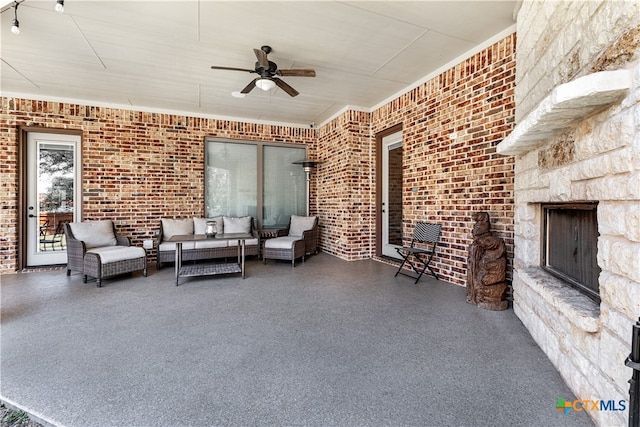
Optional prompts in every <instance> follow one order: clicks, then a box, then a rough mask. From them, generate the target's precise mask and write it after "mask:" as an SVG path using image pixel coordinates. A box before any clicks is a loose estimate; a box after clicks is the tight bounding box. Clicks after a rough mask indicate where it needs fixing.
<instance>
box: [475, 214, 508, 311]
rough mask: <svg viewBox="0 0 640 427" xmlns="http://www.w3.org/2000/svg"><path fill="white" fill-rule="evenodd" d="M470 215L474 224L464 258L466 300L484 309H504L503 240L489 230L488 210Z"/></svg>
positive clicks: (505, 263)
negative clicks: (470, 240)
mask: <svg viewBox="0 0 640 427" xmlns="http://www.w3.org/2000/svg"><path fill="white" fill-rule="evenodd" d="M471 218H472V219H473V220H474V221H475V222H476V223H475V224H474V226H473V243H471V247H470V248H469V258H468V259H467V269H468V270H467V302H468V303H470V304H475V305H477V306H478V307H481V308H484V309H487V310H506V309H507V308H508V307H509V303H508V301H507V300H506V292H507V282H506V280H505V275H506V269H507V254H506V248H505V245H504V240H502V239H501V238H499V237H496V236H494V235H493V233H491V223H490V222H489V214H488V213H486V212H476V213H474V214H473V216H472V217H471Z"/></svg>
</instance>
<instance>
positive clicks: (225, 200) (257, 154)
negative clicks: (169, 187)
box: [205, 140, 307, 228]
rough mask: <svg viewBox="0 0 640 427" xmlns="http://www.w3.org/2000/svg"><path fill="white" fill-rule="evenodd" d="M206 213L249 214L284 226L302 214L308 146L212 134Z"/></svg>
mask: <svg viewBox="0 0 640 427" xmlns="http://www.w3.org/2000/svg"><path fill="white" fill-rule="evenodd" d="M205 150H206V151H205V162H206V168H205V210H206V212H205V215H206V216H207V217H214V216H219V215H229V216H245V215H250V216H253V217H254V218H256V219H257V220H258V224H259V226H260V228H285V227H286V226H287V224H288V223H289V218H290V217H291V215H304V214H305V210H306V198H307V194H306V192H307V190H306V182H305V174H304V171H303V170H302V166H301V165H299V164H293V162H296V161H299V160H303V159H304V158H305V154H306V148H304V147H298V146H292V145H289V146H284V145H272V144H267V143H259V142H258V143H254V142H246V143H244V142H235V141H233V142H231V141H221V140H208V141H207V143H206V148H205Z"/></svg>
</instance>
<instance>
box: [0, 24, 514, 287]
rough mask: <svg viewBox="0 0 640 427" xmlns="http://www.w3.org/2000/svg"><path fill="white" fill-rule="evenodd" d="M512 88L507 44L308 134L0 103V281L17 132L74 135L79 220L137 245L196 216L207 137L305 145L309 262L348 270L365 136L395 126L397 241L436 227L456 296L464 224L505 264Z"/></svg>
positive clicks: (368, 199) (11, 237) (365, 242)
mask: <svg viewBox="0 0 640 427" xmlns="http://www.w3.org/2000/svg"><path fill="white" fill-rule="evenodd" d="M514 77H515V35H512V36H509V37H506V38H505V39H503V40H501V41H500V42H498V43H496V44H495V45H493V46H491V47H489V48H487V49H486V50H484V51H482V52H480V53H478V54H477V55H474V56H473V57H472V58H469V59H468V60H466V61H464V62H462V63H461V64H459V65H457V66H455V67H453V68H452V69H450V70H448V71H446V72H444V73H442V74H440V75H438V76H437V77H434V78H433V79H431V80H429V81H427V82H426V83H424V84H422V85H420V86H419V87H417V88H416V89H413V90H411V91H410V92H408V93H406V94H404V95H402V96H400V97H398V98H397V99H395V100H393V101H391V102H389V103H388V104H385V105H384V106H382V107H380V108H378V109H377V110H375V111H373V112H371V113H368V112H360V111H352V110H349V111H346V112H345V113H343V114H341V115H340V116H338V117H337V118H335V119H334V120H332V121H330V122H329V123H327V124H325V125H324V126H322V127H321V128H320V129H318V130H317V131H316V130H314V129H304V128H295V127H286V126H275V125H265V124H251V123H240V122H232V121H224V120H216V119H206V118H195V117H187V116H177V115H169V114H159V113H145V112H136V111H129V110H119V109H111V108H101V107H91V106H83V105H73V104H62V103H57V102H44V101H30V100H11V99H7V98H2V99H1V101H2V111H1V112H0V146H1V148H2V151H1V153H2V154H0V156H2V159H1V160H2V162H0V185H1V186H2V194H1V195H0V197H1V198H2V218H1V220H0V225H1V227H2V230H3V232H2V235H1V236H0V239H1V240H0V244H1V246H0V259H1V260H2V267H1V270H0V271H4V272H7V271H14V270H15V268H16V266H17V261H16V256H17V255H16V254H17V236H18V231H17V230H18V223H17V221H18V219H17V216H18V215H17V205H18V201H17V193H18V174H17V154H18V146H17V136H18V127H19V126H26V125H27V123H32V124H33V125H35V126H42V127H45V128H57V129H60V128H66V129H73V130H79V131H81V132H82V137H83V141H82V144H83V147H82V156H83V219H85V220H94V219H99V218H113V219H114V220H115V221H116V224H117V225H118V226H119V229H120V230H121V232H122V233H123V234H125V235H129V236H130V237H132V238H133V240H134V242H135V243H137V244H140V241H141V240H142V239H144V238H149V237H151V236H152V235H153V233H154V232H155V231H156V230H157V228H158V224H159V221H160V218H162V217H165V216H166V217H185V216H197V215H202V214H203V211H204V204H203V192H204V183H203V180H204V172H203V162H204V138H205V137H206V136H218V137H225V138H231V139H255V140H263V141H277V142H290V143H296V144H307V145H308V146H309V147H310V152H309V155H310V156H311V157H312V158H315V159H317V160H320V161H322V162H323V163H321V164H320V165H318V167H317V169H316V170H314V171H313V172H312V180H311V212H312V214H317V215H319V217H320V230H321V247H322V250H324V251H325V252H328V253H330V254H333V255H336V256H339V257H341V258H344V259H348V260H355V259H363V258H369V257H372V256H374V255H375V251H376V247H375V238H376V229H375V222H376V221H375V220H376V218H375V212H376V206H375V191H376V171H375V164H376V147H375V144H376V142H375V141H376V139H375V135H376V134H377V133H379V132H382V131H384V130H385V129H388V128H390V127H392V126H394V125H397V124H401V125H402V130H403V139H404V147H403V156H404V159H403V161H404V175H405V186H404V188H403V192H404V210H403V214H404V224H405V225H404V235H405V238H408V237H409V236H410V235H411V232H412V230H413V226H414V224H415V223H416V222H417V221H419V220H427V221H435V222H439V223H441V224H443V227H444V228H443V238H442V241H443V245H442V249H441V251H442V256H440V257H438V259H437V260H436V261H435V266H436V270H437V271H438V273H439V274H441V275H442V278H443V279H444V280H447V281H450V282H453V283H457V284H461V285H464V284H465V283H466V257H467V248H468V245H469V243H470V242H471V229H472V226H473V224H472V221H471V214H472V213H473V212H475V211H479V210H486V211H488V212H489V214H490V215H491V218H492V223H493V227H494V230H495V231H496V233H497V235H498V236H500V237H503V238H504V239H505V241H506V243H507V248H508V251H509V254H508V256H509V261H510V262H511V259H512V258H513V256H512V254H513V163H512V162H513V159H512V158H511V157H504V156H498V155H496V153H495V146H496V145H497V144H498V143H499V142H500V141H501V140H502V139H503V138H504V137H505V136H506V135H507V134H508V133H509V132H510V130H511V128H512V126H513V117H514V100H513V91H514ZM452 132H456V133H457V137H456V138H455V139H451V138H450V135H451V134H452ZM414 188H415V189H416V190H417V191H413V190H414ZM510 270H511V265H509V277H510V274H511V273H510Z"/></svg>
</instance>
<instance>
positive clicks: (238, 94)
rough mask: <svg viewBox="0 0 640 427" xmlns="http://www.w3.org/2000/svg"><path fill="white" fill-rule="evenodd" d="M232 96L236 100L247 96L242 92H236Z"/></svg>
mask: <svg viewBox="0 0 640 427" xmlns="http://www.w3.org/2000/svg"><path fill="white" fill-rule="evenodd" d="M231 96H233V97H234V98H244V97H245V96H247V95H246V94H244V93H242V92H238V91H235V92H231Z"/></svg>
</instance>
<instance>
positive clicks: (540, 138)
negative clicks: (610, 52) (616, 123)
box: [497, 70, 632, 156]
mask: <svg viewBox="0 0 640 427" xmlns="http://www.w3.org/2000/svg"><path fill="white" fill-rule="evenodd" d="M631 81H632V79H631V72H630V71H629V70H616V71H600V72H597V73H593V74H589V75H587V76H584V77H580V78H577V79H575V80H573V81H571V82H568V83H564V84H562V85H559V86H557V87H556V88H555V89H553V91H552V92H551V94H550V95H549V96H547V97H546V98H544V99H543V100H542V101H541V102H540V103H539V104H538V105H537V107H536V108H535V109H534V110H533V111H531V112H530V113H529V114H528V115H527V116H526V117H525V118H524V119H523V120H522V121H521V122H520V123H519V124H518V125H517V126H516V127H515V128H514V130H513V132H512V133H511V134H510V135H509V136H508V137H506V138H505V139H504V140H503V141H502V142H501V143H500V144H498V147H497V152H498V153H500V154H505V155H514V156H515V155H522V154H526V153H528V152H529V151H531V150H535V149H536V148H538V147H539V146H541V145H542V144H543V143H544V141H545V140H547V139H549V138H551V137H552V136H554V135H556V134H558V133H560V132H562V131H564V130H566V129H568V128H570V127H572V126H574V125H575V123H577V122H578V121H580V120H582V119H583V118H585V117H587V116H589V115H591V114H592V113H594V112H596V111H598V110H601V109H603V108H606V107H608V106H610V105H612V104H614V103H615V102H618V101H619V100H621V99H622V98H623V97H624V96H625V94H626V93H627V92H628V91H629V88H630V87H631Z"/></svg>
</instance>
